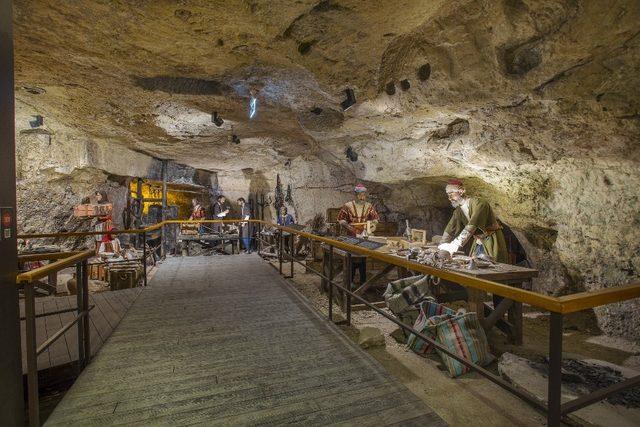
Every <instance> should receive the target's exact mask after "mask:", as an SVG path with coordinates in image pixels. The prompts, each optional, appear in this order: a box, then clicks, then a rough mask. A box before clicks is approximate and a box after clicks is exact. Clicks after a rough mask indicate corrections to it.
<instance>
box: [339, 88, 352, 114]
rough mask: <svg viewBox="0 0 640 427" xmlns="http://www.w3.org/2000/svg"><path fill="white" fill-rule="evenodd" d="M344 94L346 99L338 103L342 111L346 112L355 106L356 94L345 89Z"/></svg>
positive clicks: (349, 89)
mask: <svg viewBox="0 0 640 427" xmlns="http://www.w3.org/2000/svg"><path fill="white" fill-rule="evenodd" d="M344 93H345V95H346V96H347V99H345V100H344V101H342V102H341V103H340V106H341V107H342V110H343V111H347V110H348V109H349V108H351V107H352V106H353V105H355V103H356V94H355V93H354V92H353V89H351V88H347V89H345V90H344Z"/></svg>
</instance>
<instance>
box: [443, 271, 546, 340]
mask: <svg viewBox="0 0 640 427" xmlns="http://www.w3.org/2000/svg"><path fill="white" fill-rule="evenodd" d="M448 270H450V271H455V272H457V273H462V274H466V275H468V276H473V277H477V278H479V279H485V280H491V281H493V282H498V283H502V284H505V285H509V286H513V287H517V288H522V287H523V285H524V284H525V283H528V282H530V281H531V279H533V278H534V277H537V276H538V270H535V269H532V268H526V267H520V266H517V265H510V264H502V263H496V264H495V266H493V267H492V268H476V269H474V270H467V269H466V268H449V269H448ZM445 285H446V284H445ZM455 294H456V291H455V290H454V291H453V292H452V293H451V295H447V293H445V294H441V297H440V298H438V297H436V298H437V299H438V301H440V302H446V301H447V300H451V301H454V300H455V299H456V297H455ZM466 294H467V298H466V300H467V302H468V304H469V310H470V311H473V312H476V313H477V316H478V320H479V321H480V324H481V325H482V326H483V328H484V329H485V331H489V330H490V329H491V328H493V327H494V326H495V327H497V328H498V329H500V330H501V331H502V332H504V333H505V334H506V335H507V337H508V339H509V341H510V342H511V343H512V344H518V345H520V344H522V303H521V302H516V301H513V300H510V299H508V298H500V301H499V303H498V305H497V306H496V307H492V306H490V305H488V304H487V303H486V302H485V301H486V299H487V293H486V292H485V291H481V290H477V289H473V288H466ZM450 298H453V299H450ZM505 313H506V314H507V319H506V320H505V319H504V315H505Z"/></svg>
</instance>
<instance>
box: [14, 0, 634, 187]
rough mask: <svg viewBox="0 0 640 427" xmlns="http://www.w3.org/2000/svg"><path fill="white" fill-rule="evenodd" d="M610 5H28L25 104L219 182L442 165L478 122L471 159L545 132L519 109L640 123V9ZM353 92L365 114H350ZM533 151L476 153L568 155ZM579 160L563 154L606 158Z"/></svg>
mask: <svg viewBox="0 0 640 427" xmlns="http://www.w3.org/2000/svg"><path fill="white" fill-rule="evenodd" d="M596 3H602V4H600V5H598V4H596ZM607 3H608V4H606V5H605V4H604V3H603V2H579V1H567V0H563V1H561V0H545V1H538V0H536V1H522V0H503V1H496V2H494V1H486V2H483V1H435V0H432V1H425V0H416V1H410V0H404V1H398V2H388V1H366V2H362V1H356V0H353V1H336V0H323V1H317V0H315V1H305V0H298V1H286V0H281V1H218V2H211V1H188V0H182V1H132V0H129V1H112V0H108V1H107V0H103V1H74V2H56V1H28V0H20V1H16V2H15V35H16V85H17V89H18V90H17V98H18V100H19V101H21V102H24V103H25V104H26V105H31V106H35V107H37V110H38V112H39V113H40V114H42V115H43V116H44V117H45V120H46V121H47V123H48V124H51V126H52V127H54V128H55V127H56V126H60V127H64V128H65V129H66V130H67V131H68V132H70V133H72V134H73V133H74V132H77V133H79V134H83V135H89V136H90V137H92V138H96V139H104V140H107V141H112V142H114V143H120V144H125V145H127V146H130V147H132V148H134V149H137V150H140V151H144V152H147V153H150V154H152V155H155V156H158V157H161V158H171V159H175V160H177V161H181V162H184V163H187V164H190V165H192V166H196V167H200V168H204V169H212V170H216V169H225V168H232V169H233V168H241V167H246V166H247V164H250V163H255V165H256V166H258V165H264V164H265V163H264V162H267V163H274V162H276V163H279V162H281V161H283V159H286V158H292V157H296V156H299V155H316V156H323V155H324V156H328V157H327V158H332V156H331V155H334V156H335V157H336V158H339V160H340V161H341V162H348V161H347V160H346V159H345V158H344V157H345V156H343V151H344V150H345V148H346V147H347V146H349V145H355V146H358V147H359V148H360V150H358V151H361V150H362V151H364V152H365V153H364V157H362V158H363V159H364V158H366V153H367V152H373V151H376V150H377V149H378V148H377V146H378V145H390V146H395V147H397V148H398V149H399V150H403V151H411V150H417V151H420V150H423V149H425V147H416V146H414V145H427V146H428V145H429V144H431V145H434V146H435V150H439V148H438V147H439V145H441V144H445V145H447V144H449V143H450V141H451V140H452V137H453V139H455V137H456V136H460V135H462V136H464V135H465V134H468V133H469V127H470V126H469V122H470V121H471V123H472V124H471V128H472V132H473V133H474V134H475V135H476V137H478V139H477V140H476V141H474V142H472V144H474V145H486V143H487V141H486V136H495V137H496V138H498V137H500V136H501V135H500V134H501V133H502V132H503V131H502V129H501V126H509V127H516V128H519V129H510V132H509V133H517V131H520V132H523V133H526V132H530V130H531V129H534V128H536V127H537V126H538V125H539V124H540V123H536V122H535V120H533V121H531V120H524V121H523V120H521V119H522V116H521V114H520V113H521V110H522V107H523V106H524V107H526V110H527V111H531V114H532V115H535V116H536V119H537V120H539V119H540V118H542V120H545V119H544V117H545V116H554V117H553V118H552V121H555V120H556V119H555V117H557V116H564V115H565V114H566V115H569V116H572V115H574V116H575V115H578V116H581V115H584V116H585V117H586V116H598V120H616V119H617V120H622V121H627V122H628V121H634V120H635V121H637V115H638V111H639V109H640V108H639V103H640V98H639V97H638V88H639V87H640V77H639V75H638V72H637V71H638V68H637V67H638V62H637V53H638V49H637V46H638V43H639V42H640V38H639V37H638V30H639V28H638V27H639V26H638V24H637V22H638V21H639V18H640V12H639V10H638V9H639V6H638V4H637V3H635V2H633V1H618V2H607ZM605 28H606V29H607V31H603V29H605ZM346 88H352V89H353V90H354V91H355V96H356V99H357V104H356V105H355V106H354V107H353V108H352V109H350V110H349V111H347V112H343V111H342V108H341V107H340V102H341V101H342V100H343V99H344V98H345V96H344V92H343V91H344V90H345V89H346ZM405 89H406V90H405ZM251 90H253V91H255V93H256V96H257V98H258V103H259V105H258V114H257V116H256V117H255V118H254V119H252V120H250V119H249V118H248V105H249V99H250V94H249V92H250V91H251ZM387 91H388V92H389V93H391V92H395V93H393V94H392V95H389V94H387ZM548 100H553V101H554V103H553V104H550V103H549V102H547V101H548ZM558 100H562V101H563V103H562V104H560V105H559V104H556V103H555V101H558ZM580 110H585V111H584V112H583V111H580ZM214 111H217V112H218V113H219V115H220V116H221V117H222V118H223V120H224V121H225V123H224V124H223V125H222V126H221V127H220V128H219V127H217V126H215V125H214V124H213V123H212V121H211V114H212V112H214ZM583 113H584V114H583ZM601 116H602V117H601ZM474 119H476V120H478V123H477V124H476V123H474V122H473V120H474ZM562 120H564V119H562ZM575 121H578V122H581V120H580V117H578V118H576V120H575ZM498 122H503V123H498ZM516 122H517V124H516ZM554 125H556V126H557V127H558V128H559V129H560V130H561V131H564V132H567V133H573V132H575V131H578V132H579V131H580V127H583V126H584V127H586V128H587V129H585V130H588V131H589V132H591V129H589V128H591V127H592V126H593V124H590V123H588V122H586V123H582V122H581V123H579V126H578V129H575V128H574V127H573V126H572V125H571V124H569V125H568V126H567V128H564V124H563V123H554ZM542 127H544V126H542ZM473 128H476V129H473ZM634 129H635V128H634ZM555 130H556V129H554V131H555ZM514 131H515V132H514ZM478 132H480V133H479V134H478ZM232 134H236V135H238V136H239V138H240V141H241V143H240V144H238V145H236V144H233V143H232V142H231V139H232V137H231V135H232ZM483 134H484V135H483ZM485 135H486V136H485ZM543 136H545V135H541V138H540V139H541V141H540V142H539V143H538V144H536V147H525V146H523V145H527V144H523V143H522V142H521V141H518V140H517V139H516V140H513V141H509V144H512V145H513V147H508V146H507V147H485V148H484V149H485V150H487V149H490V150H495V149H498V150H508V151H509V152H510V153H509V156H510V157H512V156H513V155H514V153H513V151H514V150H515V151H517V153H516V154H515V156H516V157H521V158H524V160H528V159H530V158H531V157H535V158H539V157H549V156H550V157H555V156H556V155H557V154H558V152H559V151H563V147H561V145H562V144H557V141H555V139H556V138H543ZM549 136H550V135H549ZM483 139H484V140H483ZM509 139H511V136H509ZM365 145H366V146H365ZM507 145H508V144H507ZM557 145H560V146H557ZM584 145H585V147H572V148H577V149H578V151H579V149H580V148H586V149H587V150H588V151H591V150H592V149H596V150H597V149H598V146H596V147H592V146H590V145H589V144H588V143H585V144H584ZM354 148H355V147H354ZM471 148H472V149H474V151H475V149H477V148H478V147H471ZM611 148H614V149H620V150H622V151H625V150H626V148H627V147H626V146H625V144H624V141H622V142H619V143H615V144H614V146H613V147H609V146H607V147H606V149H605V150H606V151H609V150H610V149H611ZM426 149H429V147H427V148H426ZM246 153H251V156H250V157H252V158H253V159H250V158H246V159H245V158H243V159H242V160H238V155H241V156H243V155H244V154H246ZM323 153H324V154H323ZM406 154H408V155H411V153H406ZM245 157H246V156H245ZM413 157H414V158H419V157H421V156H419V155H416V156H413ZM449 157H451V156H449ZM418 160H419V163H420V164H419V165H418V167H420V168H429V167H430V166H434V165H432V164H430V163H429V162H424V161H422V160H420V159H418ZM374 163H375V162H374ZM438 163H441V162H440V161H438ZM445 165H446V163H445ZM372 171H373V172H372V173H370V175H371V174H372V175H376V174H377V173H376V166H375V165H374V166H373V167H372ZM378 172H379V171H378ZM389 173H392V174H395V172H389ZM383 179H384V177H383Z"/></svg>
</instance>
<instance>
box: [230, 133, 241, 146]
mask: <svg viewBox="0 0 640 427" xmlns="http://www.w3.org/2000/svg"><path fill="white" fill-rule="evenodd" d="M231 142H233V143H234V144H236V145H237V144H240V138H238V135H236V134H235V133H234V134H233V135H232V136H231Z"/></svg>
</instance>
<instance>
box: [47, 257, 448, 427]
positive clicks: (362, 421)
mask: <svg viewBox="0 0 640 427" xmlns="http://www.w3.org/2000/svg"><path fill="white" fill-rule="evenodd" d="M302 423H304V424H307V425H325V424H358V425H394V424H398V425H428V426H431V425H444V422H443V421H442V420H441V419H440V418H439V417H438V416H437V415H436V414H435V413H434V412H433V410H431V409H430V408H428V407H427V406H426V405H425V404H424V403H423V402H422V401H420V400H419V399H418V398H417V397H416V396H415V395H413V394H412V393H411V392H409V390H408V389H406V388H405V387H404V386H403V385H401V384H399V383H398V382H396V381H395V380H394V379H392V378H391V377H390V376H389V374H388V373H387V372H386V371H384V369H383V368H382V367H381V366H380V365H379V364H378V363H377V362H376V361H375V360H373V359H372V358H371V357H370V356H369V355H368V354H366V353H365V352H363V351H362V350H360V349H359V348H358V347H357V346H356V345H355V344H353V343H352V342H351V341H350V340H349V339H348V338H346V337H345V336H344V335H343V334H342V333H341V332H340V331H339V330H338V328H337V327H335V326H334V325H333V324H331V323H330V322H328V321H327V320H325V319H323V318H321V317H320V315H319V314H318V313H317V312H316V311H315V310H314V309H313V308H311V307H310V306H309V305H308V304H307V303H306V302H305V301H304V300H303V298H302V297H300V296H299V295H298V294H297V293H296V292H294V291H292V290H291V288H290V287H289V285H287V284H286V283H285V282H284V281H283V280H282V279H281V278H280V277H279V276H278V273H277V272H276V271H275V270H274V269H273V268H272V267H270V266H269V265H268V264H267V263H265V262H264V261H262V260H261V259H260V258H259V257H258V256H257V255H236V256H225V257H221V256H213V257H211V256H210V257H184V258H171V259H168V260H167V261H166V262H165V263H164V264H162V265H161V266H160V268H159V270H158V271H157V272H156V275H155V277H154V278H153V280H152V281H151V282H150V286H149V287H147V288H146V289H145V291H144V292H143V293H142V294H141V295H140V296H139V297H138V299H137V300H136V301H135V302H134V304H133V306H132V307H131V309H130V310H129V312H128V313H127V315H126V316H125V317H124V319H123V320H122V322H121V323H120V325H119V326H118V327H117V328H116V330H115V331H114V333H113V335H112V336H111V338H110V339H109V341H108V342H107V343H106V345H105V346H104V347H103V348H102V350H101V351H100V353H99V354H98V355H97V356H96V357H95V359H94V360H93V361H92V362H91V363H90V364H89V366H88V367H87V368H86V369H85V371H84V372H83V373H82V374H81V375H80V377H79V378H78V380H77V381H76V383H75V384H74V385H73V386H72V388H71V389H70V390H69V391H68V392H67V394H66V396H65V397H64V398H63V400H62V401H61V402H60V404H59V405H58V406H57V407H56V409H55V410H54V412H53V414H52V415H51V417H50V418H49V419H48V420H47V424H48V425H64V426H67V425H83V426H84V425H115V424H123V425H124V424H126V425H176V424H178V425H186V424H199V425H202V424H206V425H256V424H277V425H279V424H302Z"/></svg>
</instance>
